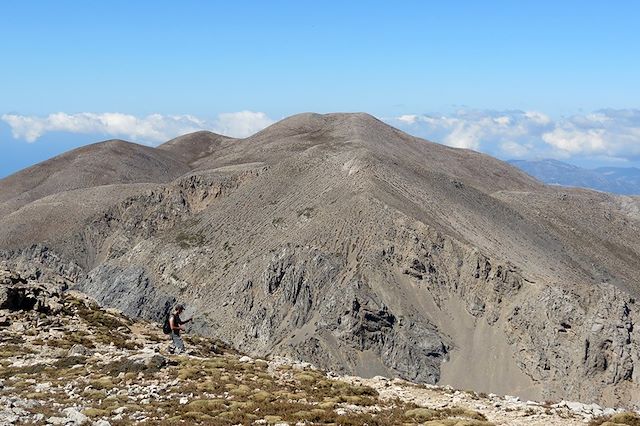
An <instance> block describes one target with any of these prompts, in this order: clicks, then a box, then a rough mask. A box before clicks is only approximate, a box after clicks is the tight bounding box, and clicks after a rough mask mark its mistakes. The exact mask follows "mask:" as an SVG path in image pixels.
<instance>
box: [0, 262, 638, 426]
mask: <svg viewBox="0 0 640 426" xmlns="http://www.w3.org/2000/svg"><path fill="white" fill-rule="evenodd" d="M54 281H55V280H54ZM68 284H69V283H67V282H65V280H63V279H60V280H58V281H57V282H48V283H42V282H38V281H37V280H36V279H35V278H34V277H31V278H30V279H26V278H24V277H21V276H19V275H17V274H15V273H12V272H10V271H3V270H0V425H12V424H43V425H44V424H53V425H81V424H92V425H96V426H106V425H126V424H136V423H146V424H167V425H170V424H203V425H205V424H206V425H235V424H240V425H252V424H256V425H258V424H265V425H266V424H280V425H294V424H295V425H310V424H341V425H361V424H368V425H391V424H414V425H415V424H425V425H433V426H436V425H447V426H449V425H451V426H453V425H459V426H463V425H464V426H473V425H477V426H482V425H579V424H590V425H600V424H603V425H608V426H612V425H618V424H626V425H639V424H640V415H639V414H638V413H632V412H624V410H622V409H617V410H616V409H612V408H603V407H600V406H597V405H595V404H592V405H585V404H580V403H575V402H566V401H561V402H552V401H549V402H545V403H539V402H534V401H526V402H525V401H520V400H519V399H518V398H516V397H511V396H504V397H503V396H498V395H493V394H489V395H485V394H477V393H475V392H473V391H457V390H454V389H452V388H450V387H439V386H432V385H428V386H427V385H417V384H413V383H410V382H406V381H403V380H399V379H387V378H384V377H375V378H372V379H363V378H359V377H347V376H342V377H339V376H336V375H334V374H331V373H327V372H324V371H321V370H318V369H316V368H314V367H313V366H312V365H310V364H308V363H302V362H296V361H293V360H289V359H284V358H273V359H268V360H261V359H253V358H250V357H248V356H243V355H242V354H239V353H238V352H236V351H235V350H233V349H232V348H230V347H228V346H227V345H225V344H224V343H222V342H220V341H214V340H212V339H206V338H202V337H194V336H189V337H187V338H186V341H187V343H188V347H189V348H190V351H189V353H188V354H187V355H180V356H174V355H170V354H169V353H168V352H167V346H168V339H167V338H166V336H164V335H163V334H162V332H161V330H160V327H159V326H158V325H157V324H153V323H148V322H142V321H133V320H131V319H129V318H127V317H125V316H124V315H122V314H121V313H119V312H117V311H113V310H104V309H101V308H100V307H99V306H98V305H97V304H96V303H95V302H94V301H92V300H91V299H89V298H88V297H86V296H85V295H83V294H81V293H78V292H74V291H68V290H67V286H68Z"/></svg>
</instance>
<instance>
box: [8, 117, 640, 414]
mask: <svg viewBox="0 0 640 426" xmlns="http://www.w3.org/2000/svg"><path fill="white" fill-rule="evenodd" d="M157 151H159V152H161V153H162V154H161V155H163V156H170V157H171V158H173V160H174V161H175V163H171V164H181V165H182V166H181V167H187V169H188V171H186V172H184V173H182V169H180V168H174V167H173V166H169V165H167V166H162V167H166V168H165V170H164V171H156V174H155V175H154V176H156V177H154V178H153V179H151V178H150V179H147V180H139V179H136V180H134V181H130V182H128V181H127V182H124V181H122V179H107V180H104V181H100V184H99V186H90V187H88V186H87V187H79V186H78V185H73V188H74V189H72V190H68V191H61V192H52V191H48V192H46V193H43V197H41V198H38V199H35V200H33V201H30V202H28V203H27V204H22V205H17V204H14V203H13V202H4V203H3V204H2V208H3V209H4V210H3V212H5V213H3V215H2V216H0V257H1V258H2V259H4V261H5V262H6V264H7V265H10V266H11V267H13V268H16V269H17V270H21V271H28V272H29V273H31V274H35V275H39V276H42V277H45V278H46V277H47V276H50V275H51V274H59V275H64V276H65V277H67V279H69V280H71V281H73V282H74V284H73V285H74V287H75V288H77V289H80V290H82V291H84V292H86V293H88V294H90V295H91V296H93V297H95V298H96V299H97V300H98V302H99V303H100V304H102V305H105V306H111V307H116V308H118V309H120V310H122V311H123V312H125V313H126V314H128V315H130V316H135V317H142V318H147V319H151V320H158V319H159V318H161V317H162V316H163V315H164V313H165V312H166V310H167V309H168V308H169V307H170V306H171V305H172V304H173V303H174V302H175V301H177V300H179V301H181V302H184V303H186V304H187V305H188V307H189V309H190V311H191V313H193V314H195V315H196V317H197V321H196V322H195V324H194V327H195V330H196V331H198V332H199V333H202V334H205V335H212V336H217V337H220V338H222V339H224V340H226V341H228V342H230V343H231V344H233V346H235V347H237V348H239V349H240V350H242V351H243V352H246V353H248V354H250V355H252V356H267V355H281V356H288V357H292V358H295V359H301V360H306V361H309V362H312V363H314V364H315V365H318V366H319V367H322V368H326V369H329V370H332V371H336V372H339V373H349V374H358V375H360V376H366V377H373V376H376V375H384V376H389V377H400V378H403V379H408V380H414V381H418V382H422V383H427V384H434V383H438V384H452V385H455V386H457V387H460V388H466V389H474V390H476V391H478V392H487V393H489V392H494V393H503V394H515V395H519V396H521V397H523V398H528V399H562V398H565V399H572V400H580V401H583V402H585V403H600V404H604V405H616V404H629V405H638V404H640V399H639V398H640V396H639V395H640V391H639V386H638V383H639V382H640V368H638V365H639V363H640V348H639V343H638V342H639V336H638V333H639V331H638V327H634V325H635V323H636V322H637V319H638V315H640V314H639V309H638V305H637V303H636V300H637V298H638V296H639V293H640V282H639V281H638V278H637V277H638V276H640V275H639V273H640V201H639V199H638V198H633V197H617V196H613V195H608V194H603V193H596V192H591V191H586V190H571V189H560V188H554V187H547V186H544V185H542V184H540V183H539V182H537V181H535V180H533V179H531V178H529V177H528V176H527V175H525V174H524V173H522V172H520V171H518V170H517V169H515V168H513V167H511V166H509V165H508V164H505V163H502V162H500V161H498V160H496V159H493V158H491V157H488V156H485V155H482V154H479V153H475V152H472V151H466V150H457V149H452V148H448V147H445V146H441V145H438V144H433V143H430V142H427V141H425V140H422V139H418V138H413V137H411V136H409V135H406V134H404V133H402V132H400V131H398V130H397V129H393V128H391V127H389V126H387V125H385V124H383V123H381V122H379V121H378V120H376V119H374V118H373V117H371V116H368V115H366V114H328V115H318V114H302V115H299V116H294V117H291V118H288V119H286V120H283V121H281V122H279V123H276V124H274V125H273V126H271V127H269V128H267V129H265V130H264V131H262V132H259V133H258V134H256V135H254V136H252V137H250V138H247V139H238V140H234V139H229V138H223V137H218V136H217V135H213V134H209V133H198V134H195V135H191V136H185V137H181V138H178V139H176V140H173V141H171V142H170V143H168V144H167V145H166V146H164V147H160V148H158V149H157ZM69 155H70V154H69ZM61 167H62V166H61ZM25 173H27V177H28V172H27V171H25ZM172 173H177V174H180V175H179V176H176V177H174V178H172V179H169V180H167V179H165V176H170V175H171V176H174V175H172ZM67 174H71V175H72V174H73V173H72V171H71V170H70V169H64V167H63V172H61V176H64V175H67ZM12 179H13V180H12ZM14 180H15V178H14V177H10V178H7V179H6V180H3V181H0V188H5V189H4V191H5V192H7V191H8V192H12V191H13V192H12V198H11V199H15V198H16V197H18V198H20V197H26V195H24V196H23V195H22V192H20V191H26V192H28V191H29V189H28V188H22V187H21V188H18V189H15V188H14V189H6V187H7V186H12V185H13V184H12V182H14ZM26 192H25V193H26ZM0 193H2V192H1V191H0ZM45 194H46V196H44V195H45ZM20 199H26V198H20Z"/></svg>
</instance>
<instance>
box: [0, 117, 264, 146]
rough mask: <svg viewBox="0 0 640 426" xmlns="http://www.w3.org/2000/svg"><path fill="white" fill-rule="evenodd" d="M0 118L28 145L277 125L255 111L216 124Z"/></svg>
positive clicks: (160, 138) (230, 132) (239, 132)
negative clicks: (65, 135)
mask: <svg viewBox="0 0 640 426" xmlns="http://www.w3.org/2000/svg"><path fill="white" fill-rule="evenodd" d="M0 118H1V119H2V120H3V121H4V122H6V123H7V124H8V125H9V126H10V127H11V132H12V134H13V136H14V137H15V138H16V139H25V140H26V141H27V142H34V141H36V140H37V139H38V138H40V137H41V136H42V135H44V134H46V133H49V132H70V133H83V134H100V135H105V136H107V137H118V138H127V139H132V140H135V141H143V142H150V143H154V144H155V143H159V142H164V141H167V140H169V139H171V138H173V137H176V136H179V135H183V134H185V133H190V132H194V131H197V130H204V129H208V130H211V131H213V132H216V133H222V134H224V135H227V136H234V137H247V136H249V135H251V134H253V133H255V132H257V131H259V130H261V129H263V128H264V127H266V126H268V125H270V124H271V123H273V120H271V119H270V118H269V117H267V115H266V114H264V113H262V112H252V111H241V112H233V113H224V114H220V115H219V116H218V118H217V119H216V120H214V121H213V122H207V121H206V120H202V119H200V118H198V117H194V116H192V115H162V114H151V115H148V116H146V117H137V116H134V115H130V114H123V113H119V112H113V113H112V112H108V113H100V114H98V113H91V112H82V113H78V114H66V113H63V112H58V113H55V114H50V115H48V116H47V117H38V116H23V115H17V114H4V115H2V116H1V117H0Z"/></svg>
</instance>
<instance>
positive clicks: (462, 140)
mask: <svg viewBox="0 0 640 426" xmlns="http://www.w3.org/2000/svg"><path fill="white" fill-rule="evenodd" d="M386 121H387V122H388V123H390V124H392V125H395V126H397V127H400V128H401V129H403V130H405V131H407V132H409V133H412V134H416V135H418V136H421V137H424V138H426V139H430V140H433V141H436V142H442V143H444V144H446V145H449V146H453V147H457V148H469V149H474V150H477V151H483V152H487V153H489V154H492V155H495V156H498V157H501V158H531V159H533V158H560V159H563V158H565V159H566V158H570V157H590V158H596V157H597V158H602V159H605V160H609V161H628V160H634V161H636V160H640V110H637V109H624V110H614V109H605V110H600V111H596V112H593V113H588V114H582V115H573V116H569V117H562V118H560V119H553V118H551V117H550V116H548V115H546V114H544V113H542V112H537V111H479V110H461V111H457V112H455V113H452V114H448V115H437V114H421V115H418V114H410V115H402V116H399V117H393V118H389V119H387V120H386Z"/></svg>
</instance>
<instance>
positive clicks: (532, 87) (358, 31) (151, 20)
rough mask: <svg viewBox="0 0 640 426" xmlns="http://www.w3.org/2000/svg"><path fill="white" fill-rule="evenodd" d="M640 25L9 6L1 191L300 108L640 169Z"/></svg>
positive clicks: (425, 10) (521, 15)
mask: <svg viewBox="0 0 640 426" xmlns="http://www.w3.org/2000/svg"><path fill="white" fill-rule="evenodd" d="M638 16H640V2H636V1H611V2H600V1H598V2H596V1H560V2H558V1H535V2H533V1H532V2H514V1H486V2H477V1H450V2H435V1H433V2H429V1H398V2H388V1H366V2H365V1H351V2H333V1H324V2H309V1H287V2H285V1H272V2H261V1H260V2H259V1H255V2H247V1H234V2H229V1H225V2H214V1H210V2H205V1H202V2H193V1H192V2H189V1H181V2H175V1H172V2H163V1H153V2H151V1H149V2H145V1H137V2H130V1H128V2H124V1H110V2H79V1H76V2H69V1H56V2H48V1H47V2H45V1H41V2H38V1H32V2H2V3H0V39H1V40H3V43H1V44H0V54H1V56H2V58H3V61H2V64H3V65H2V66H0V117H2V120H1V121H0V176H3V175H6V174H8V173H11V172H13V171H15V170H18V169H19V168H21V167H24V166H25V165H28V164H32V163H35V162H37V161H41V160H43V159H45V158H48V157H49V156H51V155H54V154H56V153H59V152H62V151H64V150H66V149H69V148H71V147H74V146H78V145H81V144H85V143H89V142H94V141H97V140H100V139H105V138H109V137H122V138H125V139H129V140H135V141H138V142H141V143H149V144H157V143H159V142H161V141H162V138H164V137H171V136H175V135H176V134H178V133H180V132H181V131H185V130H191V129H192V128H200V127H205V128H211V129H212V130H218V131H226V132H227V133H232V134H233V133H235V134H236V135H239V136H243V135H245V134H246V133H247V132H250V131H253V130H256V129H259V128H260V127H261V126H264V125H266V124H268V123H269V122H271V121H274V120H278V119H281V118H283V117H285V116H288V115H291V114H295V113H298V112H303V111H316V112H334V111H366V112H369V113H371V114H374V115H376V116H378V117H380V118H383V119H385V120H387V121H388V122H390V123H392V124H394V125H397V126H399V127H401V128H403V129H404V130H407V131H410V132H412V133H415V134H418V135H420V136H424V137H428V138H431V139H435V140H436V141H439V142H444V143H447V144H450V145H454V146H463V147H468V148H472V149H477V150H482V151H485V152H489V153H490V154H492V155H496V156H499V157H501V158H506V157H509V156H510V155H515V156H520V157H528V158H537V157H542V156H554V157H557V158H562V159H565V160H567V161H572V162H575V163H581V164H585V165H596V164H601V163H602V164H605V163H607V164H610V163H620V164H630V165H637V164H638V159H640V146H638V145H640V130H639V129H640V113H638V108H640V105H638V102H639V101H638V100H639V99H640V54H638V53H639V52H638V46H640V30H638V25H637V17H638ZM242 112H244V113H242ZM106 113H111V115H109V116H105V115H104V114H106ZM533 113H535V114H541V115H542V116H544V117H545V120H547V119H548V121H545V120H542V121H544V123H542V121H540V119H539V118H535V117H536V116H535V115H532V114H533ZM52 114H58V115H55V116H54V118H52V119H50V116H51V115H52ZM60 114H62V115H60ZM87 114H88V115H87ZM114 114H116V115H114ZM117 114H119V115H117ZM225 114H226V115H225ZM527 114H528V115H527ZM149 117H152V118H149ZM411 117H414V118H413V119H412V118H411ZM532 117H533V118H532ZM434 120H435V121H434ZM105 123H107V124H105ZM492 123H495V125H496V127H495V128H493V127H492V126H493V124H492ZM545 123H546V124H545ZM154 126H155V127H154ZM500 126H502V130H500V129H501V127H500ZM514 126H515V127H514ZM149 129H151V130H149ZM474 129H475V130H474ZM478 129H479V130H478ZM474 131H475V133H474V134H471V133H473V132H474ZM523 132H525V133H526V132H528V133H526V134H525V133H523ZM456 135H462V136H461V138H460V139H459V140H458V141H456V140H454V139H455V138H456V137H457V136H456ZM582 139H584V141H583V142H581V141H582ZM460 141H462V142H460ZM464 141H466V142H464ZM514 144H515V145H514ZM505 147H506V148H505ZM516 154H517V155H516Z"/></svg>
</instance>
